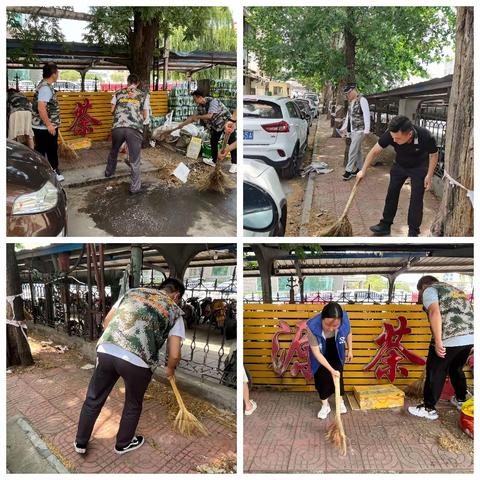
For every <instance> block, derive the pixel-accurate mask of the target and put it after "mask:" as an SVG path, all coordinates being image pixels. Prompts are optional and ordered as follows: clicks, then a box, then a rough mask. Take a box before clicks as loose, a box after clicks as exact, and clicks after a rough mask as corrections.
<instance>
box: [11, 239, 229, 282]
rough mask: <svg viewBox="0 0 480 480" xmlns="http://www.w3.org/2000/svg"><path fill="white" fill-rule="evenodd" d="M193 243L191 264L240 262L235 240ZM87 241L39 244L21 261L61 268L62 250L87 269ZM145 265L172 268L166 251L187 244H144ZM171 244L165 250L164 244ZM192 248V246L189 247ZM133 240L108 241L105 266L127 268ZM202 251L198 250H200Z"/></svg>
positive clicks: (45, 269)
mask: <svg viewBox="0 0 480 480" xmlns="http://www.w3.org/2000/svg"><path fill="white" fill-rule="evenodd" d="M188 245H190V246H193V247H192V248H194V250H192V254H194V257H193V259H191V260H190V261H189V262H188V266H189V267H212V266H214V267H223V266H235V265H236V264H237V258H236V246H235V245H234V244H217V243H215V244H188ZM83 246H84V245H83V244H81V243H66V244H52V245H49V246H47V247H39V248H35V249H33V250H21V251H19V252H17V254H16V256H17V263H18V268H19V271H20V273H21V274H22V273H25V272H27V271H28V270H29V269H30V268H31V267H33V268H34V269H36V270H38V271H39V272H41V273H55V272H56V270H57V266H56V261H57V260H56V257H57V255H58V254H61V253H67V254H69V257H70V260H69V261H70V267H72V266H74V265H75V264H76V263H77V261H78V259H79V257H81V259H80V261H79V264H78V267H77V268H76V269H75V271H76V272H82V271H86V270H87V259H86V256H85V254H84V253H83V254H82V252H83ZM141 247H142V250H143V265H144V268H146V269H148V268H153V267H154V268H155V269H160V270H162V269H163V270H168V268H169V266H168V262H167V260H166V255H167V253H165V252H169V253H172V254H174V253H175V250H174V249H175V248H178V249H179V251H180V250H181V249H182V247H184V245H182V244H176V245H167V246H165V245H156V244H142V245H141ZM165 247H171V249H170V250H168V251H167V250H165V251H164V253H161V251H162V248H165ZM186 248H189V247H186ZM131 249H132V244H120V243H115V244H111V243H110V244H109V243H107V244H105V253H104V257H105V261H104V265H105V270H124V269H125V268H126V267H127V266H128V265H129V263H130V258H131ZM196 252H198V253H196Z"/></svg>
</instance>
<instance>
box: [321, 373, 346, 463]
mask: <svg viewBox="0 0 480 480" xmlns="http://www.w3.org/2000/svg"><path fill="white" fill-rule="evenodd" d="M334 383H335V422H334V423H332V424H331V425H330V426H329V427H328V430H327V433H326V434H325V437H326V438H327V440H330V442H331V443H333V445H334V446H335V447H337V448H338V450H340V454H341V455H342V456H345V455H346V454H347V437H346V435H345V430H344V429H343V423H342V418H341V413H340V398H341V397H340V379H339V378H338V377H335V379H334Z"/></svg>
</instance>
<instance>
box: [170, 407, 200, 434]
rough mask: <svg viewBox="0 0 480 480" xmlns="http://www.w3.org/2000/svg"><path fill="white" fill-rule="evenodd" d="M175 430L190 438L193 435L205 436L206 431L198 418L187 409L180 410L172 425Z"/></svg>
mask: <svg viewBox="0 0 480 480" xmlns="http://www.w3.org/2000/svg"><path fill="white" fill-rule="evenodd" d="M173 426H174V428H175V430H177V431H178V432H179V433H181V434H182V435H184V436H185V437H192V436H193V435H195V434H199V435H203V436H207V435H208V430H207V429H206V428H205V426H204V425H203V424H202V423H201V422H200V420H198V418H197V417H196V416H195V415H194V414H193V413H191V412H189V411H188V410H187V409H183V408H180V410H179V411H178V413H177V416H176V418H175V421H174V423H173Z"/></svg>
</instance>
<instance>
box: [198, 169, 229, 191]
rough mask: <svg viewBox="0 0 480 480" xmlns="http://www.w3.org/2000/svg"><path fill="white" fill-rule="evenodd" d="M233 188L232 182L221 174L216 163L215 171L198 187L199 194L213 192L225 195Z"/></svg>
mask: <svg viewBox="0 0 480 480" xmlns="http://www.w3.org/2000/svg"><path fill="white" fill-rule="evenodd" d="M233 187H234V185H233V184H232V181H231V180H230V178H229V177H228V176H227V175H226V174H225V173H223V171H222V169H221V167H220V165H219V164H218V163H217V165H216V166H215V170H214V171H213V172H212V173H211V174H210V175H209V176H208V177H207V179H206V180H205V182H204V183H203V184H202V185H200V187H199V190H200V191H201V192H205V191H214V192H219V193H225V192H226V191H227V190H229V189H231V188H233Z"/></svg>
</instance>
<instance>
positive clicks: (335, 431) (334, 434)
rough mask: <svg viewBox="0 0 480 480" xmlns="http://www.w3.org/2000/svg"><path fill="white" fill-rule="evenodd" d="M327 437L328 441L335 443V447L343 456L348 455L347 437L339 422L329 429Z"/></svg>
mask: <svg viewBox="0 0 480 480" xmlns="http://www.w3.org/2000/svg"><path fill="white" fill-rule="evenodd" d="M325 437H326V438H327V440H329V441H330V442H331V443H333V445H334V446H335V447H336V448H337V449H338V450H339V451H340V454H341V455H342V456H345V455H346V454H347V437H346V436H345V433H344V432H343V429H342V428H341V427H340V426H339V424H338V422H337V421H335V422H334V423H332V424H331V425H330V426H329V427H328V430H327V433H326V434H325Z"/></svg>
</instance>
